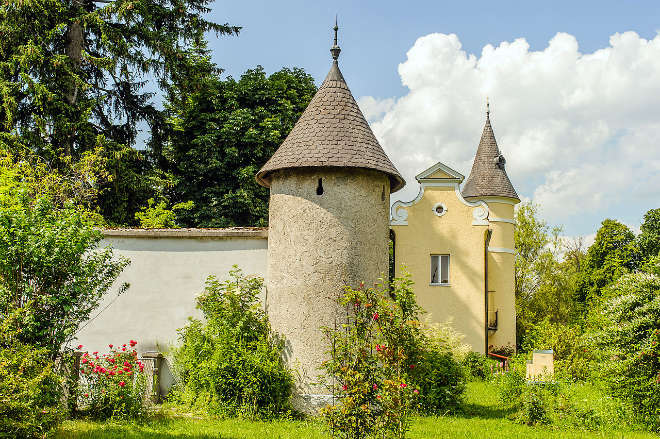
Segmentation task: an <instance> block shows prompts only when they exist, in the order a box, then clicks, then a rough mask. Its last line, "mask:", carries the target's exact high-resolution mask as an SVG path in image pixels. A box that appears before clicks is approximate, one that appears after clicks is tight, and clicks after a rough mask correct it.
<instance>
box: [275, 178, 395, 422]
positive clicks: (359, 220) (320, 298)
mask: <svg viewBox="0 0 660 439" xmlns="http://www.w3.org/2000/svg"><path fill="white" fill-rule="evenodd" d="M319 179H322V185H323V194H322V195H317V187H318V180H319ZM389 189H390V188H389V179H388V177H387V176H386V175H385V174H384V173H381V172H378V171H371V170H365V169H342V168H320V169H295V170H281V171H277V172H275V173H273V175H272V181H271V186H270V191H271V192H270V194H271V195H270V219H269V232H268V235H269V238H268V295H267V303H266V307H267V310H268V314H269V317H270V321H271V324H272V327H273V329H274V330H275V331H277V332H279V333H280V334H282V335H284V336H285V338H286V358H287V360H288V362H289V364H290V365H291V366H293V367H295V368H296V369H297V371H296V372H297V376H298V378H297V394H298V395H299V400H298V403H299V404H300V405H301V406H303V407H302V408H303V409H307V410H309V409H310V408H313V407H310V406H314V405H321V404H324V403H325V402H327V398H328V394H329V390H328V389H327V387H326V386H325V385H323V384H321V383H320V382H319V376H320V375H321V371H320V366H321V362H322V361H323V359H324V358H326V353H327V352H328V350H329V349H330V343H329V340H328V339H327V338H326V336H325V335H324V333H323V331H322V328H323V327H328V328H333V327H334V326H335V325H341V323H342V321H343V318H344V316H345V311H344V310H343V309H340V308H339V307H338V306H337V303H336V300H337V297H338V296H339V294H340V293H341V292H342V289H343V287H344V286H345V285H351V286H357V285H358V284H359V283H360V282H364V283H365V284H367V285H368V284H372V283H374V282H376V281H377V280H378V279H379V278H380V277H382V276H385V275H386V273H387V269H388V251H387V246H388V239H389V225H388V208H389V193H390V190H389Z"/></svg>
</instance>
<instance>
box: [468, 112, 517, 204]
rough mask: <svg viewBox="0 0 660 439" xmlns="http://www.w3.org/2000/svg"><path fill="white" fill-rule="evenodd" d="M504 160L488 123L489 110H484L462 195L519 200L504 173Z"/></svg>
mask: <svg viewBox="0 0 660 439" xmlns="http://www.w3.org/2000/svg"><path fill="white" fill-rule="evenodd" d="M505 163H506V160H505V159H504V156H503V155H502V154H501V153H500V149H499V148H498V147H497V141H496V140H495V134H494V133H493V127H492V126H491V125H490V110H489V111H487V112H486V125H485V126H484V131H483V133H482V134H481V141H480V142H479V148H477V155H476V156H475V157H474V163H473V164H472V170H471V171H470V176H469V177H468V178H467V181H466V182H465V186H463V190H462V194H463V197H465V198H468V197H507V198H514V199H516V200H520V198H519V197H518V194H517V193H516V190H515V189H514V188H513V185H512V184H511V181H510V180H509V177H508V176H507V175H506V170H505V169H504V165H505Z"/></svg>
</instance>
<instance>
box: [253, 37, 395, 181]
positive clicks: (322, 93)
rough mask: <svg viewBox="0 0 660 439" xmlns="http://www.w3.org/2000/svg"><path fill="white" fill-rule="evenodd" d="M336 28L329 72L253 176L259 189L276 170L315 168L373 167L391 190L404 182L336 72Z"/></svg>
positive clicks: (338, 71) (337, 52)
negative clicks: (281, 139)
mask: <svg viewBox="0 0 660 439" xmlns="http://www.w3.org/2000/svg"><path fill="white" fill-rule="evenodd" d="M338 29H339V27H338V26H337V25H336V24H335V27H334V30H335V44H334V46H332V48H331V49H330V52H331V53H332V58H333V61H332V66H331V67H330V71H329V72H328V75H327V76H326V77H325V80H324V81H323V84H321V86H320V87H319V89H318V91H317V92H316V94H315V95H314V97H313V98H312V100H311V101H310V102H309V105H308V106H307V109H305V111H304V112H303V114H302V116H300V119H298V121H297V122H296V124H295V126H294V127H293V129H292V130H291V132H290V133H289V135H288V136H287V138H286V139H284V142H282V144H281V145H280V147H279V148H278V149H277V151H275V153H274V154H273V156H272V157H271V158H270V159H269V160H268V161H267V162H266V164H265V165H264V166H263V167H262V168H261V169H260V170H259V172H258V173H257V175H256V179H257V182H258V183H259V184H260V185H262V186H265V187H270V181H271V174H272V173H273V172H275V171H278V170H282V169H289V170H292V169H300V168H314V167H330V168H363V169H374V170H376V171H380V172H383V173H384V174H386V175H387V176H389V178H390V192H396V191H398V190H399V189H401V188H402V187H403V186H404V185H405V184H406V182H405V181H404V180H403V178H402V177H401V174H399V171H397V169H396V168H395V167H394V165H393V164H392V162H391V161H390V159H389V157H387V154H385V151H383V148H382V147H381V146H380V144H379V143H378V140H376V136H374V133H373V132H372V131H371V128H370V127H369V123H367V120H366V119H365V118H364V115H363V114H362V111H361V110H360V107H359V106H358V104H357V102H355V98H353V95H352V94H351V91H350V89H349V88H348V85H346V80H345V79H344V75H342V74H341V70H339V63H338V62H337V58H338V57H339V51H340V50H341V49H340V48H339V46H338V45H337V30H338Z"/></svg>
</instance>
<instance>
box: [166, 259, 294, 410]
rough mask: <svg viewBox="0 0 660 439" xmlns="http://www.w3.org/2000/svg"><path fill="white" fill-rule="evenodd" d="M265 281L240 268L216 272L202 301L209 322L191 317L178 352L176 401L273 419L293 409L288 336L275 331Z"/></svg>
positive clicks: (181, 331) (200, 407) (174, 394)
mask: <svg viewBox="0 0 660 439" xmlns="http://www.w3.org/2000/svg"><path fill="white" fill-rule="evenodd" d="M262 288H263V279H261V278H257V277H246V276H244V275H243V274H242V272H241V270H239V269H238V268H237V267H236V266H234V268H233V269H232V270H231V271H230V272H229V280H227V281H224V282H220V281H218V280H217V279H216V278H215V277H213V276H211V277H209V278H208V279H207V281H206V288H205V290H204V293H203V294H202V295H201V296H200V297H199V298H198V299H197V307H198V308H199V309H201V311H202V313H203V314H204V317H205V319H206V321H205V322H202V321H199V320H195V319H190V323H189V324H188V325H187V326H186V327H184V328H183V329H181V330H180V331H179V335H180V339H181V342H182V344H181V346H180V347H179V348H178V349H176V350H175V352H174V369H175V374H176V375H178V382H177V383H176V385H175V386H174V388H173V390H172V392H171V395H170V400H171V401H172V402H174V403H178V404H183V405H186V406H188V407H192V408H197V409H201V410H203V411H207V412H210V413H213V414H218V415H240V416H247V417H262V418H263V417H265V418H268V417H273V416H276V415H278V414H282V413H284V412H286V411H288V410H289V409H290V406H289V404H290V395H291V391H292V387H293V376H292V374H291V371H290V370H289V369H288V368H287V367H286V365H285V364H284V361H283V360H282V351H283V348H284V343H283V340H281V339H280V338H278V337H277V336H276V335H274V334H273V333H272V332H271V329H270V324H269V323H268V317H267V315H266V313H265V312H264V311H263V310H262V309H261V307H260V304H259V301H258V294H259V293H260V292H261V290H262Z"/></svg>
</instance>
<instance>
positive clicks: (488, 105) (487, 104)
mask: <svg viewBox="0 0 660 439" xmlns="http://www.w3.org/2000/svg"><path fill="white" fill-rule="evenodd" d="M486 118H490V101H489V100H488V96H486Z"/></svg>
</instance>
